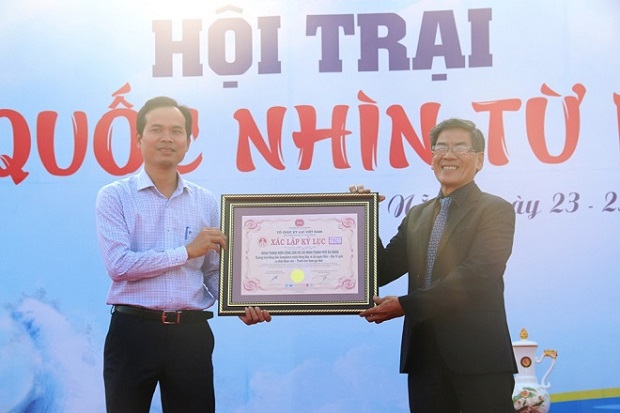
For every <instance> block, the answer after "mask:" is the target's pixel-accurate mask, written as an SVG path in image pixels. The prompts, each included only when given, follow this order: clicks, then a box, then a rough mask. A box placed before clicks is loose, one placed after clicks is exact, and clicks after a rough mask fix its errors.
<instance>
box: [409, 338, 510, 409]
mask: <svg viewBox="0 0 620 413" xmlns="http://www.w3.org/2000/svg"><path fill="white" fill-rule="evenodd" d="M429 330H430V329H429ZM428 333H429V334H427V335H426V338H427V340H426V341H425V342H423V343H421V345H420V347H419V348H418V349H417V350H418V351H420V352H421V353H420V356H421V357H418V358H417V360H418V362H417V363H416V364H415V366H414V368H413V369H412V371H411V372H410V373H409V377H408V384H409V408H410V410H411V412H412V413H514V411H515V410H514V407H513V404H512V392H513V390H514V386H515V379H514V374H513V373H512V372H495V373H485V374H457V373H455V372H453V371H452V370H450V369H449V368H448V366H446V364H445V363H444V361H443V358H442V357H441V354H440V353H439V350H438V348H437V343H436V342H435V340H434V337H433V334H432V332H431V331H428ZM454 345H458V343H455V344H454Z"/></svg>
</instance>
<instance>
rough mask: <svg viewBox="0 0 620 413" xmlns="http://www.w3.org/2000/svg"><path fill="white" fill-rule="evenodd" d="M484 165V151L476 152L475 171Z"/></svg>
mask: <svg viewBox="0 0 620 413" xmlns="http://www.w3.org/2000/svg"><path fill="white" fill-rule="evenodd" d="M483 166H484V152H479V153H477V154H476V172H479V171H480V170H481V169H482V167H483Z"/></svg>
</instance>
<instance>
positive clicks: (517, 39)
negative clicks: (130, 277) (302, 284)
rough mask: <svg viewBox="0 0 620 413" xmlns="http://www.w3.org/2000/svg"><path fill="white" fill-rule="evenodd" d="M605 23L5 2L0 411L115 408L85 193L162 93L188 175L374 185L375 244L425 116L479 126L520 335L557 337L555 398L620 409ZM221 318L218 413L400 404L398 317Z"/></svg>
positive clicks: (617, 263) (505, 11) (496, 6)
mask: <svg viewBox="0 0 620 413" xmlns="http://www.w3.org/2000/svg"><path fill="white" fill-rule="evenodd" d="M619 16H620V2H618V1H614V0H593V1H582V0H551V1H545V2H540V1H533V0H524V1H519V2H514V1H513V2H510V1H506V2H495V1H488V0H487V1H484V0H453V1H448V0H439V1H430V0H422V1H399V0H385V1H381V2H377V1H372V0H349V1H346V0H342V1H334V0H330V1H326V0H311V1H284V0H263V1H252V0H239V1H232V2H229V1H214V0H210V1H208V2H205V1H200V0H179V1H175V2H170V1H164V0H147V1H121V0H110V1H106V2H94V1H82V0H55V1H37V0H31V1H21V2H18V1H5V2H3V3H2V4H0V38H1V39H2V40H0V62H1V65H2V71H1V73H2V75H1V76H0V92H1V93H0V238H1V240H2V241H1V244H0V277H1V278H0V279H1V284H0V304H1V306H0V412H22V411H29V412H63V413H65V412H85V411H89V412H100V411H104V409H105V408H104V401H103V380H102V353H103V342H104V338H105V334H106V332H107V327H108V322H109V307H108V306H106V304H105V299H106V294H107V289H108V287H109V284H110V280H109V278H108V276H107V274H106V272H105V269H104V267H103V262H102V258H101V255H100V252H99V249H98V246H97V241H96V229H95V216H94V202H95V196H96V193H97V191H98V190H99V188H100V187H101V186H103V185H105V184H107V183H109V182H111V181H113V180H116V179H118V178H119V177H122V176H126V175H128V174H132V173H135V172H136V171H138V170H139V169H140V167H141V164H142V160H141V155H140V153H139V150H138V149H137V147H136V146H135V144H134V134H135V133H134V129H135V116H136V111H137V110H138V108H140V107H141V106H142V104H143V103H144V101H145V100H147V99H148V98H151V97H154V96H158V95H168V96H171V97H173V98H175V99H177V100H178V101H179V102H180V103H183V104H186V105H188V106H190V107H191V108H192V109H193V111H194V114H195V122H194V125H193V135H192V144H191V147H190V151H189V152H188V154H187V156H186V158H185V160H184V163H183V165H182V169H181V171H182V173H183V174H184V176H185V177H186V178H187V179H190V180H192V181H194V182H196V183H198V184H200V185H202V186H205V187H206V188H208V189H210V190H211V191H213V192H214V193H215V194H216V195H217V196H219V195H221V194H233V193H295V192H346V191H347V190H348V187H349V185H351V184H364V185H365V186H366V187H368V188H371V189H372V190H375V191H378V192H380V193H381V194H383V195H385V196H386V200H385V201H384V202H383V203H381V204H380V216H379V222H380V233H381V236H382V238H383V239H384V240H388V239H389V238H390V237H391V236H392V235H393V234H394V233H395V231H396V227H397V226H398V224H399V222H400V220H401V219H402V218H403V216H404V214H405V212H406V211H407V209H408V208H410V207H411V206H412V205H415V204H418V203H420V202H422V201H424V200H425V199H428V198H430V197H433V196H435V195H436V194H437V192H438V190H439V186H438V183H437V181H436V179H435V177H434V175H433V173H432V171H431V170H430V166H429V164H430V148H429V140H428V132H429V130H430V128H431V127H432V126H433V125H434V124H435V123H436V122H437V121H439V120H443V119H445V118H448V117H463V118H467V119H471V120H473V121H474V122H476V124H477V125H478V126H479V128H480V129H481V130H482V131H483V133H484V135H485V137H486V139H487V151H486V154H485V164H484V168H483V170H482V171H481V172H480V174H479V175H478V176H477V178H476V182H477V183H478V185H479V186H480V187H481V188H482V190H483V191H486V192H491V193H495V194H497V195H500V196H502V197H503V198H505V199H506V200H508V201H509V202H511V203H513V205H514V207H515V211H516V212H517V229H516V239H515V245H514V252H513V255H512V257H511V258H510V261H509V263H508V269H507V271H506V274H505V280H506V293H505V295H506V303H507V312H508V319H509V327H510V331H511V334H512V336H513V340H514V341H517V340H519V333H520V331H521V329H522V328H526V329H527V331H528V333H529V337H530V339H531V340H534V341H536V342H538V343H539V344H540V349H539V351H540V352H541V353H542V349H544V348H552V349H555V350H557V352H558V358H557V363H556V366H555V368H554V370H553V372H552V373H551V375H550V377H549V381H550V382H551V388H550V389H549V392H550V393H551V395H552V401H553V402H554V403H553V406H552V410H553V411H554V413H556V412H557V413H560V412H585V411H595V410H594V409H597V408H605V409H610V410H614V409H615V410H620V376H619V375H618V371H619V370H620V358H619V357H618V355H617V350H618V345H619V343H620V318H619V317H618V314H619V313H620V299H619V297H618V293H617V291H618V290H619V289H620V277H619V275H620V270H619V268H620V258H619V255H618V245H620V77H619V75H618V73H620V47H619V45H618V39H620V25H618V17H619ZM380 293H381V295H402V294H405V293H406V280H405V278H403V279H401V280H398V281H397V282H395V283H393V284H391V285H389V286H387V287H385V288H382V289H381V290H380ZM211 325H212V327H213V329H214V332H215V335H216V348H215V353H214V364H215V379H216V399H217V407H218V411H220V412H234V413H251V412H256V413H262V412H293V411H294V412H299V413H304V412H321V413H331V412H378V411H380V412H405V411H408V403H407V389H406V377H405V376H403V375H400V374H399V373H398V360H399V348H400V333H401V327H402V320H393V321H390V322H387V323H383V324H381V325H374V324H367V323H366V322H365V321H364V320H363V319H360V318H359V317H356V316H351V315H348V316H281V317H274V320H273V321H272V322H271V323H270V324H266V325H260V326H254V327H246V326H245V325H244V324H243V323H241V322H240V321H239V320H237V319H236V318H234V317H216V318H215V319H214V320H212V324H211ZM482 339H484V338H482V337H481V340H482ZM545 363H547V362H546V361H545V362H543V363H541V364H540V373H541V375H542V373H544V371H545V370H546V368H547V364H545ZM586 405H587V406H588V407H584V406H586ZM586 409H592V410H586ZM152 410H153V411H154V412H158V411H161V407H160V406H159V402H158V401H157V400H156V402H155V403H154V405H153V408H152ZM596 411H598V410H596Z"/></svg>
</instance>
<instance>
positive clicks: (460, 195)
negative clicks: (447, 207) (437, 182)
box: [437, 181, 476, 204]
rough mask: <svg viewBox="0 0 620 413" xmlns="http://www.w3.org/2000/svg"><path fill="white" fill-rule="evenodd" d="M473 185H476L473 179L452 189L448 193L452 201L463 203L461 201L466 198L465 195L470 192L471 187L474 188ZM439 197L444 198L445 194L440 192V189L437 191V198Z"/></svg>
mask: <svg viewBox="0 0 620 413" xmlns="http://www.w3.org/2000/svg"><path fill="white" fill-rule="evenodd" d="M474 186H476V184H475V183H474V181H471V182H470V183H468V184H466V185H464V186H462V187H460V188H458V189H455V190H454V191H452V193H451V194H450V195H448V196H449V197H450V198H452V203H454V202H456V203H457V204H461V203H463V201H464V200H465V198H467V195H468V194H469V193H470V192H471V190H472V189H474ZM441 198H445V196H444V195H443V194H442V193H441V190H440V191H439V195H437V200H439V199H441Z"/></svg>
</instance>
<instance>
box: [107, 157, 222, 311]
mask: <svg viewBox="0 0 620 413" xmlns="http://www.w3.org/2000/svg"><path fill="white" fill-rule="evenodd" d="M96 216H97V234H98V238H99V246H100V248H101V252H102V254H103V260H104V264H105V268H106V270H107V272H108V275H109V276H110V278H111V279H112V285H111V287H110V291H109V293H108V299H107V303H108V304H127V305H134V306H140V307H146V308H150V309H156V310H186V309H189V310H204V309H207V308H209V307H211V306H212V305H213V304H214V302H215V300H216V299H217V297H218V291H219V286H218V280H219V255H218V254H217V253H216V252H215V251H209V252H208V253H207V255H205V256H203V257H199V258H194V259H191V260H188V259H187V250H186V249H185V246H186V245H187V244H189V243H190V242H191V241H192V240H193V239H194V237H195V236H196V234H198V232H199V231H200V230H202V229H203V228H205V227H219V225H220V222H219V212H218V206H217V202H216V200H215V197H214V196H213V194H212V193H211V192H210V191H208V190H206V189H204V188H202V187H200V186H198V185H196V184H193V183H191V182H188V181H186V180H183V179H182V177H181V176H180V175H179V184H178V187H177V189H176V191H175V192H174V193H173V194H172V196H171V197H170V199H168V198H166V197H165V196H164V195H162V194H161V193H160V192H159V191H158V190H157V188H156V187H155V185H154V184H153V182H152V181H151V179H150V177H149V176H148V174H147V173H146V171H145V170H144V169H143V170H141V171H140V172H139V173H138V174H136V175H133V176H130V177H128V178H125V179H121V180H119V181H116V182H113V183H111V184H109V185H106V186H104V187H103V188H101V190H100V191H99V194H98V195H97V203H96Z"/></svg>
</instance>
